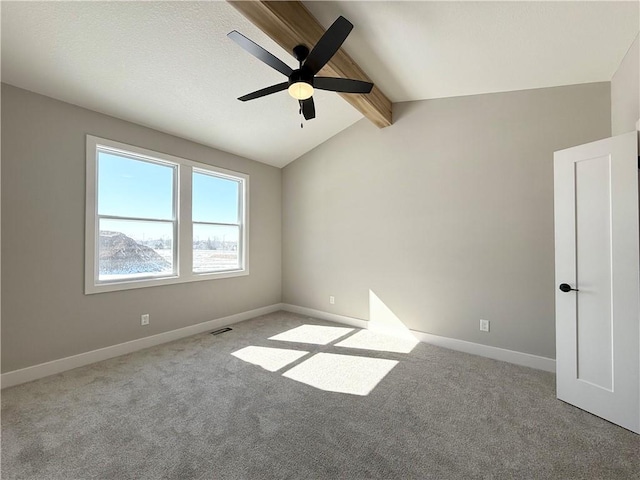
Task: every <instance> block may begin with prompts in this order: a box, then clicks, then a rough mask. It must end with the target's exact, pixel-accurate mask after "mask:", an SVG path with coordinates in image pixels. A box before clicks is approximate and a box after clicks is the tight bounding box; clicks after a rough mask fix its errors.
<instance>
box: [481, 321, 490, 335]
mask: <svg viewBox="0 0 640 480" xmlns="http://www.w3.org/2000/svg"><path fill="white" fill-rule="evenodd" d="M480 331H481V332H488V331H489V320H482V319H480Z"/></svg>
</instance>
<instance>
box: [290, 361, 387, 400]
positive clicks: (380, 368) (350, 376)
mask: <svg viewBox="0 0 640 480" xmlns="http://www.w3.org/2000/svg"><path fill="white" fill-rule="evenodd" d="M397 364H398V362H397V361H395V360H386V359H382V358H368V357H357V356H352V355H337V354H333V353H318V354H316V355H314V356H313V357H311V358H309V359H308V360H305V361H304V362H302V363H301V364H300V365H296V366H295V367H293V368H292V369H291V370H288V371H287V372H285V373H283V376H284V377H287V378H290V379H292V380H296V381H297V382H301V383H305V384H307V385H310V386H312V387H315V388H319V389H320V390H325V391H328V392H337V393H349V394H351V395H361V396H365V395H368V394H369V392H371V390H373V389H374V388H375V387H376V385H378V383H380V381H381V380H382V379H383V378H384V377H385V376H386V375H387V374H388V373H389V372H390V371H391V370H392V369H393V367H395V366H396V365H397Z"/></svg>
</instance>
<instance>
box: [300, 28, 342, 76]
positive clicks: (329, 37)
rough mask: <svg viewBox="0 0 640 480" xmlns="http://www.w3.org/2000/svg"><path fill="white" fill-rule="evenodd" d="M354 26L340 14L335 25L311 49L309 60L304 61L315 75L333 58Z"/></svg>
mask: <svg viewBox="0 0 640 480" xmlns="http://www.w3.org/2000/svg"><path fill="white" fill-rule="evenodd" d="M352 28H353V25H352V24H351V22H350V21H349V20H347V19H346V18H344V17H342V16H340V17H338V19H337V20H336V21H335V22H333V25H331V26H330V27H329V29H328V30H327V31H326V32H324V35H322V37H321V38H320V40H318V43H316V46H315V47H313V50H311V53H310V54H309V56H308V57H307V60H306V61H305V62H304V64H305V65H306V66H307V67H309V68H310V69H311V72H312V73H313V74H314V75H315V74H316V73H318V72H319V71H320V69H321V68H322V67H324V66H325V64H326V63H327V62H328V61H329V60H331V57H333V55H334V54H335V53H336V52H337V51H338V49H339V48H340V46H341V45H342V44H343V43H344V41H345V40H346V39H347V37H348V36H349V33H350V32H351V29H352Z"/></svg>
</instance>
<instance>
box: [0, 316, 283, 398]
mask: <svg viewBox="0 0 640 480" xmlns="http://www.w3.org/2000/svg"><path fill="white" fill-rule="evenodd" d="M282 309H283V306H282V304H280V303H276V304H273V305H269V306H266V307H261V308H256V309H255V310H249V311H247V312H241V313H236V314H235V315H229V316H228V317H222V318H217V319H215V320H209V321H207V322H202V323H198V324H196V325H190V326H188V327H184V328H178V329H177V330H171V331H169V332H164V333H159V334H157V335H151V336H150V337H144V338H139V339H137V340H131V341H129V342H125V343H120V344H118V345H112V346H110V347H105V348H100V349H98V350H92V351H90V352H85V353H80V354H78V355H73V356H71V357H66V358H61V359H59V360H53V361H51V362H46V363H41V364H39V365H34V366H32V367H27V368H22V369H20V370H14V371H12V372H7V373H4V374H2V376H1V377H0V385H1V388H7V387H12V386H14V385H19V384H21V383H26V382H30V381H32V380H37V379H39V378H43V377H47V376H49V375H54V374H56V373H61V372H64V371H67V370H71V369H72V368H77V367H82V366H85V365H89V364H91V363H95V362H100V361H102V360H107V359H109V358H113V357H118V356H120V355H125V354H127V353H132V352H136V351H138V350H142V349H144V348H149V347H154V346H156V345H160V344H162V343H167V342H172V341H174V340H179V339H181V338H185V337H189V336H191V335H197V334H198V333H203V332H206V331H208V330H215V329H217V328H221V327H226V326H227V325H232V324H234V323H238V322H242V321H244V320H249V319H250V318H254V317H259V316H260V315H266V314H267V313H273V312H277V311H278V310H282Z"/></svg>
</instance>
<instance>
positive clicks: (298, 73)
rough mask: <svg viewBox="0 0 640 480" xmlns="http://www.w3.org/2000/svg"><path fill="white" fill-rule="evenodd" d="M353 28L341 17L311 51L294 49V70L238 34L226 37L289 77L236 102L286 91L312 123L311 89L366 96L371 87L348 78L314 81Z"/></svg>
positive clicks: (303, 47)
mask: <svg viewBox="0 0 640 480" xmlns="http://www.w3.org/2000/svg"><path fill="white" fill-rule="evenodd" d="M352 28H353V24H352V23H351V22H349V20H347V19H346V18H344V17H342V16H341V17H338V19H337V20H336V21H335V22H333V24H332V25H331V26H330V27H329V29H328V30H327V31H326V32H324V34H323V35H322V37H321V38H320V40H318V43H316V46H315V47H313V49H312V50H311V51H309V48H307V47H306V46H305V45H297V46H295V47H294V48H293V56H294V57H295V58H296V60H298V62H299V64H300V66H299V68H298V69H296V70H294V69H292V68H291V67H289V65H287V64H286V63H284V62H283V61H282V60H280V59H279V58H277V57H276V56H275V55H273V54H271V53H269V52H268V51H266V50H265V49H264V48H262V47H261V46H260V45H258V44H257V43H255V42H253V41H252V40H249V39H248V38H247V37H245V36H244V35H242V34H241V33H239V32H237V31H236V30H234V31H233V32H230V33H229V34H228V35H227V36H228V37H229V38H230V39H231V40H233V41H234V42H236V43H237V44H238V45H240V46H241V47H242V48H243V49H245V50H246V51H247V52H249V53H250V54H251V55H253V56H254V57H256V58H257V59H258V60H261V61H262V62H264V63H266V64H267V65H269V66H270V67H271V68H273V69H275V70H277V71H279V72H280V73H282V74H283V75H286V76H287V77H288V81H286V82H282V83H278V84H276V85H271V86H270V87H266V88H263V89H260V90H257V91H255V92H252V93H248V94H247V95H243V96H242V97H239V98H238V100H240V101H243V102H246V101H248V100H254V99H256V98H260V97H264V96H266V95H271V94H272V93H277V92H281V91H283V90H288V92H289V95H291V96H292V97H293V98H295V99H296V100H298V102H299V105H300V113H302V115H304V118H305V120H311V119H312V118H315V116H316V108H315V105H314V103H313V91H314V88H317V89H319V90H329V91H332V92H340V93H369V92H371V89H372V88H373V83H371V82H363V81H361V80H352V79H350V78H333V77H316V76H315V75H316V74H317V73H318V72H319V71H320V70H321V69H322V67H324V66H325V64H326V63H327V62H328V61H329V60H330V59H331V57H333V55H334V54H335V53H336V52H337V51H338V49H339V48H340V46H341V45H342V44H343V43H344V41H345V40H346V38H347V36H348V35H349V33H350V32H351V29H352Z"/></svg>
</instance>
